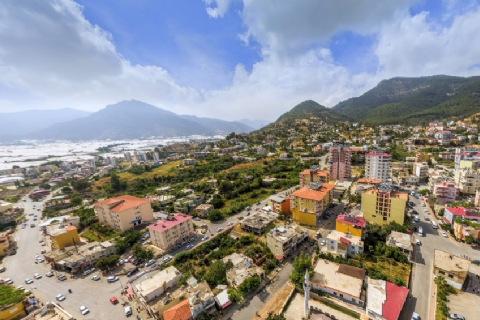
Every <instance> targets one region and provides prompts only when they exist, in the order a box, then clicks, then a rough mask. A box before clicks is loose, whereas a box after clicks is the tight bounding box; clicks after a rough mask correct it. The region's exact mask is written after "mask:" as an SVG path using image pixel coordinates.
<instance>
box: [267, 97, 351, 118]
mask: <svg viewBox="0 0 480 320" xmlns="http://www.w3.org/2000/svg"><path fill="white" fill-rule="evenodd" d="M310 118H318V119H319V120H322V121H325V122H327V123H330V122H337V121H345V120H347V119H346V117H345V115H343V114H341V113H339V112H337V111H335V110H332V109H329V108H327V107H324V106H322V105H320V104H318V103H317V102H315V101H312V100H307V101H304V102H302V103H300V104H298V105H296V106H295V107H294V108H293V109H292V110H290V111H288V112H285V113H284V114H282V115H281V116H280V117H279V118H278V119H277V121H275V123H280V122H287V121H293V120H301V119H310Z"/></svg>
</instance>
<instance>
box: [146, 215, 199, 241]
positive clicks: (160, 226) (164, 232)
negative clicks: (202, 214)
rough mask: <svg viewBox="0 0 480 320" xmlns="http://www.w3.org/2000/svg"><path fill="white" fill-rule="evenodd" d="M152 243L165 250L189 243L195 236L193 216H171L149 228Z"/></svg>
mask: <svg viewBox="0 0 480 320" xmlns="http://www.w3.org/2000/svg"><path fill="white" fill-rule="evenodd" d="M147 229H148V231H149V232H150V241H152V244H154V245H156V246H157V247H159V248H162V249H163V250H169V249H171V248H173V247H175V246H178V245H181V244H182V243H185V242H187V241H188V240H189V239H190V238H191V237H193V236H194V235H195V230H194V229H193V222H192V216H189V215H186V214H180V213H177V214H170V215H169V216H168V217H167V218H166V219H160V220H158V221H157V222H155V223H154V224H151V225H149V226H148V227H147Z"/></svg>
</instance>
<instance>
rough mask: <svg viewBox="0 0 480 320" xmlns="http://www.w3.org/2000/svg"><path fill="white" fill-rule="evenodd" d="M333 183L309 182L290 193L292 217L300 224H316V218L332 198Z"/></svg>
mask: <svg viewBox="0 0 480 320" xmlns="http://www.w3.org/2000/svg"><path fill="white" fill-rule="evenodd" d="M334 187H335V185H334V184H328V183H324V184H310V185H309V186H308V187H303V188H301V189H300V190H297V191H295V192H293V193H292V194H291V202H290V209H291V212H292V218H293V220H295V221H298V222H299V223H301V224H308V225H311V226H316V225H317V220H318V218H319V217H320V216H321V215H322V213H323V212H324V211H325V210H326V209H327V208H328V205H329V204H330V201H331V200H332V199H333V188H334Z"/></svg>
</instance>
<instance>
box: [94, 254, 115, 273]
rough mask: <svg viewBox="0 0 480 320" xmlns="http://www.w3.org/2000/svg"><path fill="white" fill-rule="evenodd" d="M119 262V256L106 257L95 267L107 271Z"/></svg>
mask: <svg viewBox="0 0 480 320" xmlns="http://www.w3.org/2000/svg"><path fill="white" fill-rule="evenodd" d="M119 260H120V256H118V255H116V254H114V255H111V256H108V257H103V258H100V260H98V261H97V263H96V264H95V267H96V268H98V269H100V270H108V269H111V268H113V267H115V266H116V265H117V263H118V261H119Z"/></svg>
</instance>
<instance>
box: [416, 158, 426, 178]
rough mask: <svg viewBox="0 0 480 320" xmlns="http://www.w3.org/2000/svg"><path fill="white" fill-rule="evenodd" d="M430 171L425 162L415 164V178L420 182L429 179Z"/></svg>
mask: <svg viewBox="0 0 480 320" xmlns="http://www.w3.org/2000/svg"><path fill="white" fill-rule="evenodd" d="M428 169H429V167H428V164H426V163H425V162H422V163H418V162H417V163H415V176H417V177H418V179H420V180H422V179H426V178H428Z"/></svg>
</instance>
